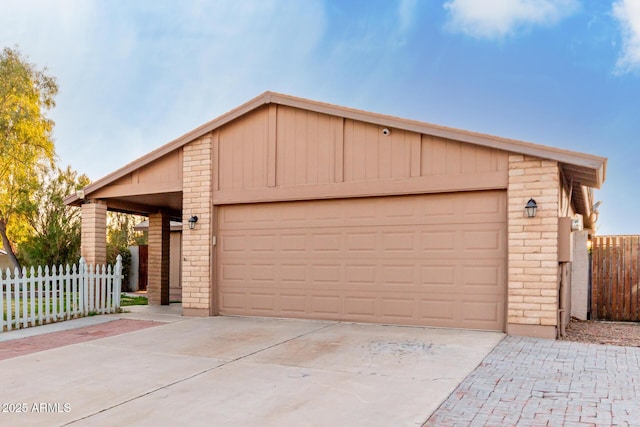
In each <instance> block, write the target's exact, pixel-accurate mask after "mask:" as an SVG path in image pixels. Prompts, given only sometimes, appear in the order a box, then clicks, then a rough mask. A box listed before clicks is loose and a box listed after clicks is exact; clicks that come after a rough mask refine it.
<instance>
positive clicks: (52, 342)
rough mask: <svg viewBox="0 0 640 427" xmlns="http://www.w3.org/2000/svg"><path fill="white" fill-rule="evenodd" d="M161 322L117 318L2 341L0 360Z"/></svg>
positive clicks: (148, 326) (0, 343) (130, 330)
mask: <svg viewBox="0 0 640 427" xmlns="http://www.w3.org/2000/svg"><path fill="white" fill-rule="evenodd" d="M163 324H164V323H163V322H153V321H150V320H132V319H119V320H114V321H111V322H106V323H100V324H98V325H93V326H86V327H84V328H77V329H70V330H68V331H60V332H51V333H48V334H42V335H35V336H32V337H26V338H18V339H15V340H10V341H4V342H0V360H5V359H11V358H12V357H18V356H23V355H25V354H30V353H36V352H38V351H44V350H50V349H52V348H57V347H62V346H65V345H70V344H77V343H81V342H85V341H92V340H97V339H100V338H106V337H110V336H113V335H120V334H124V333H126V332H132V331H137V330H138V329H144V328H150V327H153V326H158V325H163ZM36 327H37V326H36Z"/></svg>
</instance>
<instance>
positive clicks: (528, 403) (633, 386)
mask: <svg viewBox="0 0 640 427" xmlns="http://www.w3.org/2000/svg"><path fill="white" fill-rule="evenodd" d="M425 426H452V427H458V426H460V427H462V426H576V427H578V426H579V427H587V426H593V427H598V426H636V427H638V426H640V348H638V347H618V346H608V345H596V344H583V343H575V342H567V341H553V340H545V339H536V338H518V337H506V338H505V339H504V340H502V341H501V342H500V343H499V344H498V345H497V346H496V348H494V349H493V351H492V352H491V353H489V355H488V356H487V357H486V358H485V359H484V360H483V361H482V363H481V364H480V366H478V367H477V368H476V369H475V370H474V371H473V372H472V373H471V374H470V375H469V376H468V377H467V378H466V379H465V380H464V381H463V382H462V383H461V384H460V385H459V386H458V388H457V389H456V390H455V391H454V392H453V393H452V394H451V395H450V396H449V398H448V399H447V400H446V401H445V402H444V403H443V404H442V405H441V406H440V408H438V410H436V412H434V413H433V415H431V417H430V418H429V420H428V421H427V422H426V423H425Z"/></svg>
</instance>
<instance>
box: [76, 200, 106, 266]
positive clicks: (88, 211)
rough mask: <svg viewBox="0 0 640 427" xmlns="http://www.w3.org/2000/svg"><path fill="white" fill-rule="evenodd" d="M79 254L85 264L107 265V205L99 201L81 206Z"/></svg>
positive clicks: (90, 201)
mask: <svg viewBox="0 0 640 427" xmlns="http://www.w3.org/2000/svg"><path fill="white" fill-rule="evenodd" d="M80 253H81V255H82V256H83V257H84V259H85V261H86V262H87V264H91V265H96V264H100V265H102V264H106V263H107V204H106V203H104V202H103V201H101V200H89V201H88V202H87V203H85V204H83V205H82V237H81V241H80Z"/></svg>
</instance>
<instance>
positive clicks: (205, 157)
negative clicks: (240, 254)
mask: <svg viewBox="0 0 640 427" xmlns="http://www.w3.org/2000/svg"><path fill="white" fill-rule="evenodd" d="M183 150H184V151H183V166H182V179H183V190H182V217H183V218H182V219H183V224H184V229H183V233H182V257H183V265H182V268H183V270H182V307H183V313H184V314H185V315H190V316H198V315H200V316H208V315H212V314H215V305H214V304H213V302H212V301H213V298H212V295H211V287H212V282H211V271H212V270H211V259H212V242H211V237H212V228H211V227H212V214H211V212H212V205H211V185H212V159H211V156H212V141H211V136H210V135H207V136H204V137H202V138H199V139H197V140H195V141H193V142H190V143H189V144H187V145H185V146H184V148H183ZM192 215H196V216H197V217H198V222H197V223H196V227H195V229H193V230H190V229H189V225H188V224H189V222H188V220H189V218H190V217H191V216H192Z"/></svg>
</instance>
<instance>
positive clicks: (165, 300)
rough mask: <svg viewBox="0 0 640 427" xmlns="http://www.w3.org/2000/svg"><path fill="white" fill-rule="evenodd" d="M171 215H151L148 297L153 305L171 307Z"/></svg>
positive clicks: (162, 213)
mask: <svg viewBox="0 0 640 427" xmlns="http://www.w3.org/2000/svg"><path fill="white" fill-rule="evenodd" d="M170 230H171V228H170V222H169V215H168V214H167V213H166V212H162V211H160V212H158V213H155V214H150V215H149V264H148V265H149V267H148V285H147V297H148V299H149V304H151V305H169V247H170V244H169V236H170Z"/></svg>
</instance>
